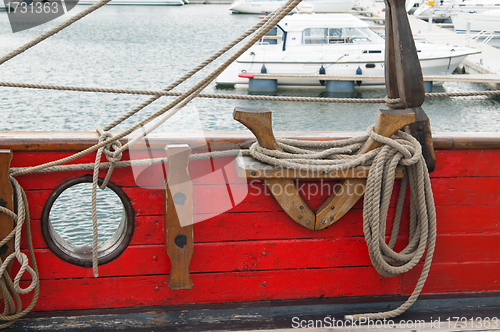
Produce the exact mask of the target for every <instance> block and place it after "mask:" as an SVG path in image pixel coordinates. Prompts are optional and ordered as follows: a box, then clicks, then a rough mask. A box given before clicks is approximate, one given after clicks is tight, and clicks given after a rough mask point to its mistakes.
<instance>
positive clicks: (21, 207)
mask: <svg viewBox="0 0 500 332" xmlns="http://www.w3.org/2000/svg"><path fill="white" fill-rule="evenodd" d="M10 178H11V182H12V185H13V186H14V194H15V201H16V202H17V214H16V213H14V212H12V211H10V210H9V209H6V208H4V207H0V212H2V213H5V214H7V215H8V216H10V217H11V218H12V219H13V220H14V222H15V228H14V229H13V230H12V232H11V233H10V234H9V235H7V236H6V237H5V238H4V239H2V241H0V247H1V246H3V245H4V244H6V243H7V242H9V241H10V240H11V239H12V238H14V252H13V253H11V254H10V255H9V256H7V258H6V259H5V261H1V260H0V263H1V265H0V276H2V277H1V278H0V288H1V290H2V294H3V298H4V311H3V313H2V314H0V321H2V322H3V323H2V324H0V329H2V328H6V327H8V326H10V325H12V324H14V323H15V322H16V320H17V319H19V318H21V317H23V316H25V315H26V314H27V313H28V312H30V311H31V309H33V307H34V306H35V304H36V302H37V300H38V295H39V291H40V288H39V287H40V286H39V280H38V268H37V265H36V260H35V254H34V250H33V244H32V241H31V227H30V226H31V225H30V217H29V208H28V199H27V197H26V194H25V193H24V190H23V189H22V188H21V186H20V185H19V183H18V182H17V181H16V180H15V179H14V178H13V177H12V176H11V177H10ZM23 225H25V227H26V237H27V240H28V241H27V242H28V251H29V255H30V259H31V264H32V266H33V267H30V266H29V259H28V257H27V256H26V254H25V253H23V252H21V232H22V228H23ZM14 259H17V261H18V262H19V264H20V265H21V268H20V269H19V271H18V272H17V274H16V276H15V277H14V280H11V278H10V275H9V269H8V267H9V265H10V264H11V262H12V261H13V260H14ZM26 271H27V272H28V273H29V274H30V275H31V283H30V284H29V285H28V287H26V288H22V287H21V286H20V284H19V283H20V281H21V278H22V276H23V275H24V273H25V272H26ZM32 290H34V293H33V299H32V300H31V303H30V305H29V306H28V307H26V308H25V309H24V310H23V309H22V302H21V298H20V296H19V294H26V293H29V292H31V291H32Z"/></svg>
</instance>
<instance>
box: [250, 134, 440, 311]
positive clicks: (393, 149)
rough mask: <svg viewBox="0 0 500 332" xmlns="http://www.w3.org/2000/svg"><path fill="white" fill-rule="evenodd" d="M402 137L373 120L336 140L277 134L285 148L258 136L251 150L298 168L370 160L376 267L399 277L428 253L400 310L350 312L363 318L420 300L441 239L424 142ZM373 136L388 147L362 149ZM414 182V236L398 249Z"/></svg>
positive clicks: (369, 231) (369, 220)
mask: <svg viewBox="0 0 500 332" xmlns="http://www.w3.org/2000/svg"><path fill="white" fill-rule="evenodd" d="M396 136H397V137H399V138H400V139H392V138H388V137H384V136H381V135H378V134H377V133H375V132H374V126H370V127H369V128H368V130H367V135H365V136H361V137H354V138H351V139H347V140H336V141H331V142H311V141H306V142H304V141H295V140H277V141H278V144H279V146H280V147H281V149H282V150H283V151H276V150H268V149H264V148H262V147H261V146H260V145H259V144H258V142H256V143H254V144H253V145H252V146H251V147H250V149H249V152H250V155H252V156H253V157H254V158H255V159H258V160H260V161H262V162H265V163H268V164H271V165H274V166H278V167H283V168H291V169H296V170H306V171H314V172H332V171H340V170H345V169H348V168H351V167H356V166H360V165H370V171H369V173H368V178H367V180H366V186H365V198H364V206H363V231H364V234H365V241H366V243H367V246H368V253H369V255H370V259H371V261H372V264H373V266H374V267H375V269H376V270H377V271H378V272H379V273H380V274H381V275H383V276H386V277H393V276H396V275H398V274H401V273H404V272H407V271H409V270H410V269H412V268H413V267H415V265H417V264H418V262H420V260H421V259H422V257H423V256H424V253H425V252H426V250H427V254H426V256H425V260H424V268H423V270H422V273H421V275H420V278H419V280H418V282H417V285H416V286H415V289H414V291H413V293H412V294H411V296H410V297H409V298H408V300H407V301H406V302H405V303H403V304H402V305H401V306H400V307H398V308H397V309H395V310H391V311H387V312H380V313H370V314H360V315H352V316H346V319H355V320H358V319H360V318H361V317H365V318H370V319H384V318H392V317H395V316H397V315H400V314H401V313H403V312H404V311H405V310H406V309H408V308H409V307H410V306H411V305H412V304H413V303H414V302H415V301H416V300H417V297H418V295H419V294H420V291H421V290H422V287H423V285H424V283H425V280H426V279H427V275H428V273H429V269H430V265H431V262H432V256H433V253H434V247H435V241H436V211H435V207H434V199H433V196H432V190H431V187H430V180H429V173H428V171H427V166H426V165H425V160H424V157H423V155H422V147H421V146H420V143H419V142H418V141H417V140H416V139H415V138H414V137H413V136H411V135H408V134H406V133H404V132H402V131H399V132H398V133H396ZM368 138H371V139H373V140H375V141H377V142H380V143H382V144H383V145H382V147H379V148H377V149H374V150H371V151H369V152H367V153H364V154H359V155H358V154H357V152H358V150H359V149H360V148H361V147H362V146H363V144H364V143H365V142H366V141H367V139H368ZM398 165H402V166H405V167H406V171H405V173H404V174H405V175H404V177H403V179H402V181H401V189H400V192H399V196H398V201H397V205H396V215H395V218H394V222H393V227H392V230H391V237H390V239H389V242H388V243H386V241H385V234H386V225H387V214H388V211H389V204H390V200H391V197H392V191H393V187H394V182H395V179H396V167H397V166H398ZM408 186H409V188H410V193H411V197H410V200H411V204H410V239H409V243H408V245H407V246H406V247H405V248H404V249H403V250H402V251H400V252H396V251H394V250H393V248H394V246H395V244H396V241H397V238H398V235H399V225H400V221H401V217H402V213H403V205H404V201H405V195H406V191H407V187H408Z"/></svg>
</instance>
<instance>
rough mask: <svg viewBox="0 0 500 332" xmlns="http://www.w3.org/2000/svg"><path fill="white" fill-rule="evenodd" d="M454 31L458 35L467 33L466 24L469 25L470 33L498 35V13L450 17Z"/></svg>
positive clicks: (499, 28)
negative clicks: (482, 32)
mask: <svg viewBox="0 0 500 332" xmlns="http://www.w3.org/2000/svg"><path fill="white" fill-rule="evenodd" d="M451 20H452V22H453V26H454V28H455V31H456V32H458V33H465V32H467V24H468V23H470V27H469V31H470V32H480V31H485V32H487V33H499V32H500V27H499V26H498V21H499V20H500V11H499V10H492V11H485V12H479V13H465V12H462V13H456V14H453V15H452V16H451Z"/></svg>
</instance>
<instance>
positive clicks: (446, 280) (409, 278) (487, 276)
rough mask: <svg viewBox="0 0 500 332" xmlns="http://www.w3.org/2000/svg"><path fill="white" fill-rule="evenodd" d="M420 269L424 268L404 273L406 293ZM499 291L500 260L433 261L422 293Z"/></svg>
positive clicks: (410, 288) (415, 279)
mask: <svg viewBox="0 0 500 332" xmlns="http://www.w3.org/2000/svg"><path fill="white" fill-rule="evenodd" d="M419 266H420V265H419ZM420 270H421V268H415V269H413V270H411V271H409V272H408V273H406V274H405V275H404V276H403V289H404V291H403V292H404V293H407V294H408V293H409V292H411V291H413V288H415V284H416V282H417V280H418V277H419V276H420ZM498 291H500V264H499V263H498V262H480V263H478V262H459V263H437V264H434V263H433V264H432V266H431V269H430V271H429V276H428V278H427V281H426V283H425V285H424V288H423V289H422V294H439V293H475V292H498Z"/></svg>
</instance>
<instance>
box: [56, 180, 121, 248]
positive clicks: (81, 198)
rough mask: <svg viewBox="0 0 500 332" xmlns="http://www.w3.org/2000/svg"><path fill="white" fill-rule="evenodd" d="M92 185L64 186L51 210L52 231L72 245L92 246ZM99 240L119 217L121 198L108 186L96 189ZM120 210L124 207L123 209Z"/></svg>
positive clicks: (110, 231)
mask: <svg viewBox="0 0 500 332" xmlns="http://www.w3.org/2000/svg"><path fill="white" fill-rule="evenodd" d="M91 193H92V184H90V183H80V184H77V185H74V186H72V187H70V188H68V189H66V190H65V191H64V192H63V193H62V194H61V195H60V196H59V197H58V198H57V199H56V201H55V202H54V205H53V206H52V208H51V209H50V215H49V218H50V222H51V223H52V226H53V227H54V230H55V231H56V232H57V233H58V234H59V235H60V236H61V237H62V238H63V239H65V240H66V241H68V242H70V243H72V244H73V245H75V246H92V211H91V207H90V202H91ZM96 206H97V221H98V234H99V236H98V243H102V242H104V241H106V240H107V239H109V237H110V236H112V235H113V234H114V233H115V231H116V230H117V228H118V225H119V224H120V221H121V220H122V216H123V212H122V213H120V209H119V207H120V206H121V201H120V198H119V197H118V196H117V195H116V194H115V193H114V192H113V191H112V190H111V189H109V188H106V189H104V190H100V189H98V190H97V199H96ZM122 211H123V209H122Z"/></svg>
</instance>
